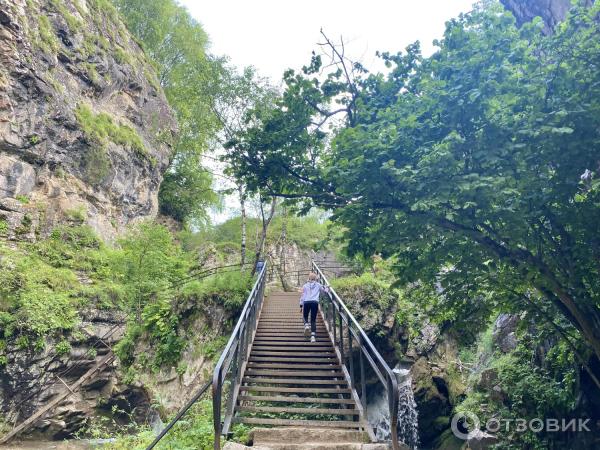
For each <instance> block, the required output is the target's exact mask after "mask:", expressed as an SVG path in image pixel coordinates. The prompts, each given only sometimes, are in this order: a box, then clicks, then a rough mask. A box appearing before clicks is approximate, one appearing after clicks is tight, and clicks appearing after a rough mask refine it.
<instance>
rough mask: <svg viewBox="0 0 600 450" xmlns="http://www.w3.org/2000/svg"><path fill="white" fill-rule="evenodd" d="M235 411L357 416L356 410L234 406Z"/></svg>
mask: <svg viewBox="0 0 600 450" xmlns="http://www.w3.org/2000/svg"><path fill="white" fill-rule="evenodd" d="M235 409H236V411H244V412H254V413H261V412H264V413H286V414H331V415H336V416H338V415H339V416H358V415H359V412H358V411H357V410H356V409H350V408H348V409H342V408H286V407H281V406H236V408H235Z"/></svg>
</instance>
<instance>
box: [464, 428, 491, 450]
mask: <svg viewBox="0 0 600 450" xmlns="http://www.w3.org/2000/svg"><path fill="white" fill-rule="evenodd" d="M467 442H468V445H469V449H470V450H487V449H491V448H493V447H494V445H496V444H497V443H498V439H497V438H496V437H495V436H494V435H492V434H489V433H486V432H485V431H481V430H475V431H473V432H472V433H470V437H469V439H468V441H467Z"/></svg>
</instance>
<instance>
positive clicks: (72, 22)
mask: <svg viewBox="0 0 600 450" xmlns="http://www.w3.org/2000/svg"><path fill="white" fill-rule="evenodd" d="M74 3H77V2H76V1H75V2H74ZM50 4H51V5H52V6H53V7H54V9H55V10H56V11H57V12H58V13H59V14H60V15H61V16H62V17H63V18H64V19H65V22H67V25H68V26H69V30H70V31H71V33H76V32H77V31H79V30H80V29H81V27H82V26H83V23H82V22H81V20H79V19H78V18H77V17H75V16H74V15H73V14H72V13H71V12H70V11H69V10H68V8H67V6H66V5H65V3H64V2H63V0H50Z"/></svg>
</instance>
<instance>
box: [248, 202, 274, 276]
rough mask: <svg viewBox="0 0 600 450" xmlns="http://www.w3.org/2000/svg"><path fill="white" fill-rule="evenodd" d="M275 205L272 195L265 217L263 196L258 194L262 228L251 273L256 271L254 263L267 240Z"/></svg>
mask: <svg viewBox="0 0 600 450" xmlns="http://www.w3.org/2000/svg"><path fill="white" fill-rule="evenodd" d="M276 206H277V197H273V199H272V200H271V209H270V211H269V215H268V216H266V217H265V210H264V207H263V198H262V195H261V196H260V216H261V221H262V229H261V234H260V240H259V242H258V244H257V245H256V255H255V257H254V265H253V267H252V275H254V274H255V273H256V263H258V261H259V260H260V256H261V255H262V254H263V253H264V251H265V242H266V241H267V230H268V229H269V225H270V224H271V221H272V220H273V216H274V215H275V207H276Z"/></svg>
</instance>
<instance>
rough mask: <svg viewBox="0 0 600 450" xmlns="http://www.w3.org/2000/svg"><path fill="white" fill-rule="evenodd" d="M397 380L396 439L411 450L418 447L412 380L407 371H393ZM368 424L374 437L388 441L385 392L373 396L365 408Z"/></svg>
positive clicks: (388, 425)
mask: <svg viewBox="0 0 600 450" xmlns="http://www.w3.org/2000/svg"><path fill="white" fill-rule="evenodd" d="M394 373H395V374H396V378H397V379H398V393H399V397H400V402H399V406H398V439H399V440H400V441H401V442H404V444H405V445H406V446H407V447H409V448H410V449H411V450H417V449H418V447H419V429H418V422H417V419H418V414H417V405H416V403H415V399H414V397H413V392H412V380H411V378H410V374H409V370H406V369H398V368H396V369H394ZM367 416H368V421H369V423H370V424H371V425H372V426H373V428H374V429H375V436H376V437H377V439H378V440H380V441H388V440H390V436H391V430H390V416H389V413H388V406H387V396H386V395H385V392H379V393H378V394H376V395H374V396H373V397H372V398H371V399H370V401H369V405H368V407H367Z"/></svg>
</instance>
